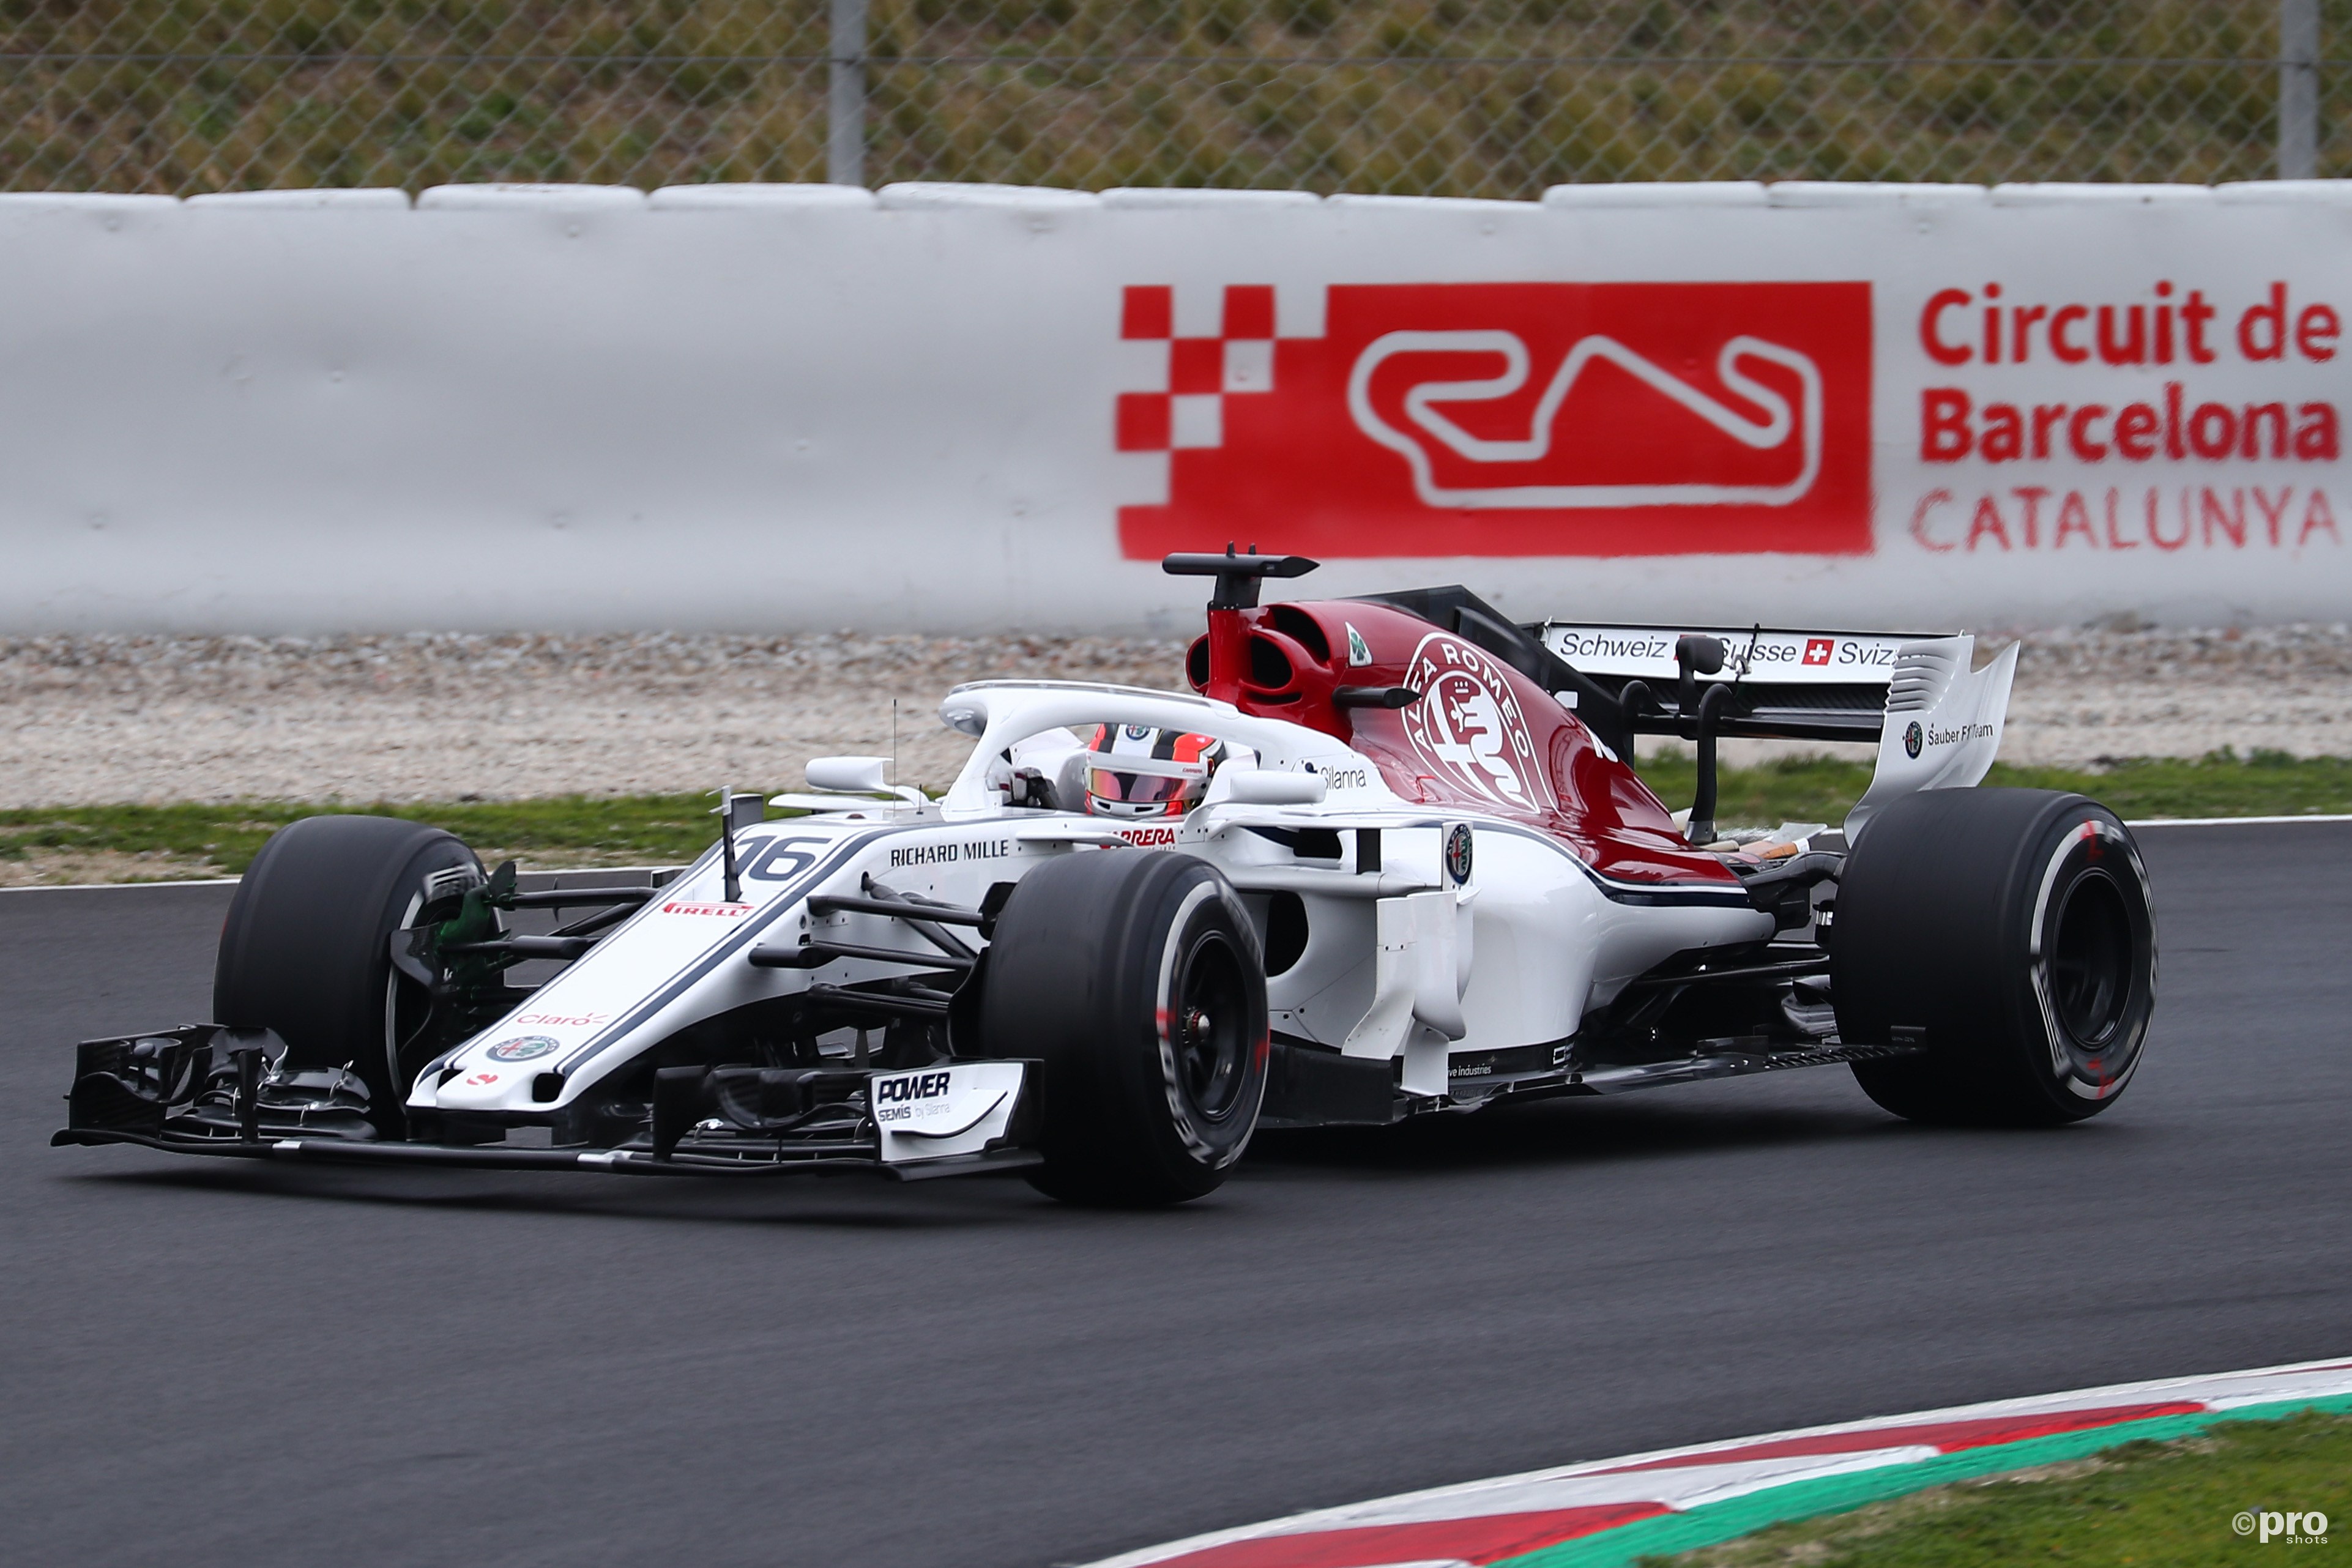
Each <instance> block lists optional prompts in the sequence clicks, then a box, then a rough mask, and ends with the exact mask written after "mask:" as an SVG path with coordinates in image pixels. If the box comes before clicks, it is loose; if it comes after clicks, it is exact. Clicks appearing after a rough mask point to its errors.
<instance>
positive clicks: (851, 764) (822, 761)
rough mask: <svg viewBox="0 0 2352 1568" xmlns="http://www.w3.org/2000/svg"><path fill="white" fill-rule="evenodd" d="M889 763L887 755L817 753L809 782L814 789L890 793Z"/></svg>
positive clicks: (868, 793)
mask: <svg viewBox="0 0 2352 1568" xmlns="http://www.w3.org/2000/svg"><path fill="white" fill-rule="evenodd" d="M889 767H890V759H889V758H887V757H813V758H809V765H808V784H809V788H810V789H828V790H831V791H833V792H835V793H836V794H846V795H886V794H888V793H889V792H890V781H889V779H887V778H886V777H885V775H886V774H887V771H888V769H889Z"/></svg>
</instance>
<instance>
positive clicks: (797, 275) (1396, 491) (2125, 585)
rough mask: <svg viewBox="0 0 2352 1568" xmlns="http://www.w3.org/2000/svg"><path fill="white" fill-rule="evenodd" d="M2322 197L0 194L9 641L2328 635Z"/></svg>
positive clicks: (2336, 315)
mask: <svg viewBox="0 0 2352 1568" xmlns="http://www.w3.org/2000/svg"><path fill="white" fill-rule="evenodd" d="M2347 240H2352V190H2347V188H2346V187H2345V186H2343V185H2341V184H2338V183H2296V184H2256V185H2244V186H2232V187H2224V188H2222V189H2221V190H2219V191H2209V190H2206V189H2204V188H2202V187H2174V186H2155V187H2149V186H2101V187H2085V186H2072V187H2054V186H2018V187H2001V188H1999V189H1997V190H1995V191H1993V192H1991V193H1987V192H1984V191H1982V190H1980V189H1978V188H1975V187H1949V186H1854V185H1803V184H1797V185H1779V186H1774V187H1772V188H1770V189H1769V191H1768V190H1767V189H1765V188H1764V187H1761V186H1756V185H1696V186H1694V185H1683V186H1617V187H1562V188H1559V189H1557V190H1555V191H1553V192H1551V193H1549V195H1548V196H1547V197H1546V199H1545V200H1544V201H1543V202H1542V203H1540V204H1537V203H1487V202H1458V201H1433V200H1411V199H1386V198H1331V199H1328V200H1323V201H1318V200H1316V199H1315V198H1313V197H1311V196H1307V195H1300V194H1293V193H1167V192H1124V193H1122V192H1113V193H1106V194H1105V195H1103V196H1100V197H1096V196H1091V195H1081V194H1076V193H1062V192H1041V191H1017V190H1005V189H1000V188H992V187H984V186H982V187H938V186H897V187H891V188H889V189H887V190H885V191H884V192H883V193H880V196H879V198H878V199H877V198H876V197H873V196H869V195H867V194H866V193H864V192H858V191H848V190H843V189H840V188H835V187H824V186H816V187H769V188H761V187H702V188H692V187H688V188H680V189H677V190H672V191H666V192H661V193H656V194H655V195H654V196H653V197H652V198H650V199H647V198H646V197H644V196H642V195H640V194H639V193H636V192H635V191H629V190H613V189H604V188H551V189H543V190H530V189H505V190H500V189H490V188H475V189H468V188H463V187H452V188H446V189H443V190H439V191H435V192H429V193H426V195H425V197H424V198H422V199H420V201H419V202H418V204H417V205H416V207H415V209H412V208H411V207H410V205H409V204H408V203H407V201H406V200H405V198H404V197H403V196H402V195H401V194H400V193H397V192H382V193H373V192H353V193H298V194H294V195H289V196H277V197H269V196H263V197H242V198H211V199H205V198H199V199H196V200H194V201H190V202H187V203H180V202H175V201H173V200H171V199H169V198H160V197H157V198H151V197H99V196H82V197H52V196H0V280H5V300H6V302H7V304H6V308H5V312H0V365H5V371H0V476H5V480H0V539H5V549H6V557H5V559H6V562H7V567H8V570H7V571H6V573H5V577H0V628H5V629H6V630H9V631H15V632H26V631H40V630H68V629H124V630H142V629H179V630H247V631H304V630H390V629H406V628H449V629H505V628H541V629H607V628H614V629H619V628H656V627H686V628H695V627H703V628H711V629H733V630H759V629H768V628H800V627H833V626H845V627H846V626H856V627H866V628H890V627H901V628H910V629H925V630H956V629H974V628H985V627H997V626H1027V627H1034V628H1073V629H1085V628H1129V627H1149V628H1158V629H1163V630H1170V631H1174V630H1178V629H1181V628H1185V627H1189V626H1191V625H1192V624H1193V623H1194V621H1195V617H1196V616H1197V613H1198V608H1199V606H1198V601H1199V600H1200V599H1201V596H1202V589H1201V585H1200V584H1199V583H1198V582H1196V581H1183V580H1171V579H1167V578H1165V577H1163V576H1161V575H1160V572H1159V570H1158V568H1157V566H1156V560H1157V558H1158V556H1159V555H1160V553H1161V552H1162V551H1164V550H1166V549H1176V548H1190V549H1202V548H1217V547H1221V546H1222V545H1223V544H1224V542H1225V541H1226V540H1227V539H1229V538H1233V539H1238V540H1240V541H1241V542H1242V543H1243V544H1244V545H1247V544H1248V543H1250V542H1252V541H1255V542H1256V543H1257V544H1259V545H1260V546H1261V547H1263V548H1265V549H1279V550H1288V551H1295V552H1299V553H1305V554H1310V555H1314V556H1317V557H1319V558H1321V559H1324V560H1326V561H1327V562H1328V563H1329V564H1328V566H1327V567H1326V568H1325V570H1323V571H1322V572H1321V573H1319V574H1318V576H1317V577H1315V578H1314V579H1312V580H1309V581H1308V582H1306V583H1301V584H1299V585H1297V591H1314V592H1318V593H1343V592H1360V591H1369V590H1372V589H1377V588H1381V587H1397V586H1407V585H1414V584H1421V583H1427V582H1439V581H1454V580H1458V581H1463V582H1466V583H1468V584H1470V585H1471V586H1473V587H1474V588H1475V589H1477V590H1478V591H1481V592H1484V593H1486V594H1487V595H1489V596H1490V597H1492V598H1493V599H1494V600H1496V601H1497V602H1498V603H1500V604H1501V605H1503V606H1504V607H1505V608H1506V609H1507V610H1510V611H1512V612H1516V613H1518V614H1521V615H1525V616H1528V617H1534V616H1537V615H1542V614H1559V615H1567V616H1578V617H1585V618H1600V619H1610V620H1620V621H1622V620H1642V619H1648V618H1661V619H1668V618H1673V619H1679V618H1696V619H1706V620H1714V621H1721V622H1747V621H1756V620H1761V621H1764V622H1768V623H1770V622H1779V623H1792V622H1793V623H1827V622H1838V623H1844V624H1851V625H1855V626H1864V627H1867V626H1892V627H1896V628H1910V627H1920V628H1939V627H1944V626H1950V625H1958V624H1978V625H1982V624H1988V623H1994V624H2021V623H2043V622H2065V621H2075V620H2081V619H2085V618H2088V617H2091V616H2095V615H2101V614H2107V613H2113V612H2123V611H2130V612H2137V613H2139V614H2141V615H2144V616H2147V617H2150V618H2153V619H2157V620H2159V621H2166V622H2176V623H2177V622H2226V621H2244V620H2282V619H2290V618H2323V619H2329V620H2335V619H2341V618H2343V617H2344V616H2345V615H2346V614H2347V598H2348V596H2347V589H2352V556H2347V545H2346V539H2345V534H2346V530H2347V528H2352V487H2347V485H2346V484H2345V482H2344V480H2343V479H2342V477H2341V475H2342V472H2343V457H2342V449H2343V444H2344V439H2345V432H2344V429H2343V420H2344V417H2345V415H2346V414H2347V412H2352V388H2347V378H2346V375H2345V371H2346V369H2347V366H2352V341H2347V338H2346V331H2347V313H2352V287H2347V277H2346V263H2347V256H2352V248H2347Z"/></svg>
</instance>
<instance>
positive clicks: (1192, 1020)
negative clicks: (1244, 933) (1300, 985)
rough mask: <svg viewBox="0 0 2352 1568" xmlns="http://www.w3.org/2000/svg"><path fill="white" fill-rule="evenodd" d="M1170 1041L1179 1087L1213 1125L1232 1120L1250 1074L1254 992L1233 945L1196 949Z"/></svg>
mask: <svg viewBox="0 0 2352 1568" xmlns="http://www.w3.org/2000/svg"><path fill="white" fill-rule="evenodd" d="M1173 1000H1174V1002H1175V1007H1174V1008H1173V1009H1171V1015H1170V1018H1169V1020H1168V1024H1169V1027H1168V1040H1169V1044H1170V1045H1171V1047H1172V1048H1173V1049H1174V1051H1175V1056H1176V1082H1177V1083H1178V1085H1179V1086H1180V1087H1181V1089H1182V1090H1183V1092H1184V1097H1185V1098H1186V1099H1187V1100H1189V1101H1190V1102H1192V1109H1193V1110H1194V1111H1196V1112H1197V1113H1200V1114H1201V1115H1202V1117H1204V1118H1205V1119H1207V1120H1209V1121H1212V1122H1213V1121H1218V1120H1221V1119H1222V1118H1223V1117H1224V1116H1226V1115H1228V1114H1230V1113H1232V1111H1233V1109H1234V1105H1235V1104H1236V1103H1239V1101H1240V1099H1241V1092H1242V1084H1243V1081H1244V1079H1245V1078H1246V1077H1247V1076H1248V1069H1249V1052H1250V1045H1251V1041H1250V1038H1249V1030H1248V1027H1247V1026H1248V1023H1249V1017H1248V1013H1249V990H1248V988H1247V987H1246V986H1245V985H1244V983H1243V979H1242V965H1241V957H1240V956H1239V955H1238V954H1236V953H1235V952H1234V949H1233V946H1232V945H1231V944H1229V943H1227V942H1226V941H1225V939H1224V938H1223V937H1222V936H1204V937H1202V939H1201V940H1200V941H1198V942H1196V943H1194V944H1193V946H1192V951H1191V952H1189V953H1187V954H1186V955H1185V957H1184V967H1183V970H1182V973H1181V975H1180V976H1179V977H1178V978H1177V982H1176V995H1175V997H1174V998H1173Z"/></svg>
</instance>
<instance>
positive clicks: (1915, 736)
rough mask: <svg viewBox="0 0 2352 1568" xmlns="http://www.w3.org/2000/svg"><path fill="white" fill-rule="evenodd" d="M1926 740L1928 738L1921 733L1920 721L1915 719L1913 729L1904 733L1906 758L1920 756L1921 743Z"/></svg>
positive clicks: (1912, 724)
mask: <svg viewBox="0 0 2352 1568" xmlns="http://www.w3.org/2000/svg"><path fill="white" fill-rule="evenodd" d="M1925 738H1926V737H1923V736H1922V735H1921V734H1920V733H1919V721H1918V720H1917V719H1916V718H1915V719H1913V720H1912V721H1911V727H1910V728H1908V729H1906V730H1905V731H1904V732H1903V751H1904V755H1905V756H1906V757H1916V756H1918V755H1919V746H1920V742H1921V741H1922V740H1924V739H1925Z"/></svg>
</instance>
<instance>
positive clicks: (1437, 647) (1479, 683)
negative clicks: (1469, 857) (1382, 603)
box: [1403, 632, 1552, 811]
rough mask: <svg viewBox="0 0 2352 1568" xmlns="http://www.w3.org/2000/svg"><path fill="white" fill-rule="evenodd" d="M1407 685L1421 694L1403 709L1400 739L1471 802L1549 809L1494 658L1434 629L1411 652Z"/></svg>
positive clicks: (1542, 777) (1546, 787)
mask: <svg viewBox="0 0 2352 1568" xmlns="http://www.w3.org/2000/svg"><path fill="white" fill-rule="evenodd" d="M1404 684H1405V685H1408V686H1411V687H1412V689H1413V690H1415V691H1417V692H1419V693H1421V694H1422V695H1421V700H1420V701H1419V702H1417V703H1415V704H1413V705H1412V706H1411V707H1409V708H1406V709H1405V710H1404V715H1403V717H1404V733H1405V738H1406V739H1407V740H1409V741H1411V742H1412V748H1413V750H1414V751H1415V752H1417V753H1419V754H1420V756H1421V758H1422V760H1423V762H1424V763H1425V764H1427V765H1428V767H1429V768H1430V770H1431V771H1432V772H1433V773H1435V774H1436V775H1437V776H1438V777H1439V778H1440V779H1443V780H1444V782H1446V783H1447V784H1450V785H1452V786H1453V787H1454V789H1455V790H1457V791H1459V792H1461V793H1464V794H1466V795H1468V796H1469V797H1470V798H1471V799H1472V800H1484V801H1490V802H1492V803H1493V804H1495V805H1497V806H1507V807H1516V808H1517V809H1518V810H1522V811H1548V810H1551V808H1552V792H1551V780H1550V779H1549V776H1548V775H1547V774H1546V773H1545V771H1544V768H1543V765H1542V761H1541V759H1540V758H1538V757H1537V755H1536V743H1535V737H1534V736H1533V735H1532V734H1530V733H1529V731H1528V720H1527V715H1526V714H1525V713H1523V712H1522V711H1521V710H1520V708H1519V699H1518V695H1517V692H1516V691H1514V689H1513V688H1512V685H1511V681H1510V676H1509V674H1507V672H1506V671H1505V670H1504V668H1503V666H1502V664H1500V663H1499V662H1498V661H1496V659H1494V658H1492V657H1491V656H1489V655H1488V654H1487V653H1486V651H1485V650H1483V649H1481V648H1477V647H1475V646H1473V645H1472V644H1471V643H1465V642H1464V641H1463V640H1462V639H1461V638H1459V637H1449V636H1447V635H1445V634H1444V633H1443V632H1433V633H1432V634H1431V635H1429V636H1427V637H1424V638H1423V639H1422V642H1421V646H1420V647H1418V648H1416V649H1414V650H1413V656H1412V664H1411V665H1410V666H1409V667H1408V669H1407V671H1406V674H1405V678H1404Z"/></svg>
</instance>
